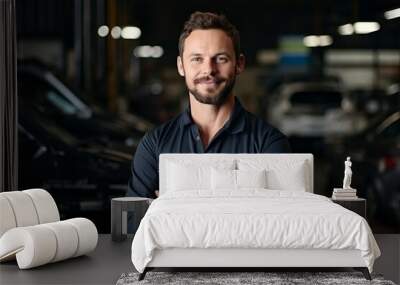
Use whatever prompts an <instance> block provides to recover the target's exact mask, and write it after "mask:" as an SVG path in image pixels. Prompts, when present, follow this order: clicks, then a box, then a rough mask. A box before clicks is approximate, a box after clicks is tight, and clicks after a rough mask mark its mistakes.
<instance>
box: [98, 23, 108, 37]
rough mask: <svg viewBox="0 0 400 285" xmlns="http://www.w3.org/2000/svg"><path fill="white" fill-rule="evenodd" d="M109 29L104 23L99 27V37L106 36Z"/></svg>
mask: <svg viewBox="0 0 400 285" xmlns="http://www.w3.org/2000/svg"><path fill="white" fill-rule="evenodd" d="M109 31H110V29H109V28H108V27H107V26H105V25H103V26H100V27H99V28H98V29H97V34H98V35H99V37H102V38H104V37H106V36H107V35H108V32H109Z"/></svg>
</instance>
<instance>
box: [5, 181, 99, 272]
mask: <svg viewBox="0 0 400 285" xmlns="http://www.w3.org/2000/svg"><path fill="white" fill-rule="evenodd" d="M0 220H1V221H0V262H4V261H9V260H13V259H16V260H17V263H18V266H19V268H20V269H28V268H33V267H37V266H40V265H43V264H46V263H51V262H57V261H61V260H64V259H67V258H71V257H77V256H80V255H83V254H86V253H88V252H90V251H92V250H94V249H95V248H96V245H97V239H98V234H97V229H96V226H95V225H94V224H93V223H92V222H91V221H90V220H88V219H85V218H74V219H69V220H64V221H60V215H59V213H58V209H57V205H56V203H55V201H54V199H53V198H52V197H51V195H50V194H49V193H48V192H47V191H45V190H43V189H30V190H25V191H10V192H2V193H0Z"/></svg>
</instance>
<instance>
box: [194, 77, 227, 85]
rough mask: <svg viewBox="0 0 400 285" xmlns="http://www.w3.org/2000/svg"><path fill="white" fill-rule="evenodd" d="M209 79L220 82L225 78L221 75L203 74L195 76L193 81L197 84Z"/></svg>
mask: <svg viewBox="0 0 400 285" xmlns="http://www.w3.org/2000/svg"><path fill="white" fill-rule="evenodd" d="M209 81H213V82H214V83H221V82H223V81H225V78H223V77H213V76H204V77H200V78H196V79H195V80H194V83H195V84H199V83H204V82H209Z"/></svg>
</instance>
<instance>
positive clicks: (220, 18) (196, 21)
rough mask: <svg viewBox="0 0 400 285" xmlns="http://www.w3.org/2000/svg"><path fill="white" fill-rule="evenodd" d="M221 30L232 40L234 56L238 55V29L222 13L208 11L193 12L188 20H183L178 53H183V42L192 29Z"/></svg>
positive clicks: (237, 56)
mask: <svg viewBox="0 0 400 285" xmlns="http://www.w3.org/2000/svg"><path fill="white" fill-rule="evenodd" d="M209 29H219V30H223V31H224V32H225V33H226V34H227V35H228V36H229V37H230V38H231V40H232V43H233V48H234V49H235V55H236V58H239V55H240V36H239V31H238V30H237V29H236V27H235V26H234V25H232V24H231V22H229V20H228V19H227V18H226V17H225V16H224V15H218V14H214V13H209V12H194V13H192V14H191V15H190V18H189V20H187V21H186V22H185V25H184V26H183V30H182V32H181V35H180V36H179V46H178V48H179V55H180V56H182V55H183V48H184V42H185V40H186V38H187V37H188V36H189V35H190V33H191V32H193V31H194V30H209Z"/></svg>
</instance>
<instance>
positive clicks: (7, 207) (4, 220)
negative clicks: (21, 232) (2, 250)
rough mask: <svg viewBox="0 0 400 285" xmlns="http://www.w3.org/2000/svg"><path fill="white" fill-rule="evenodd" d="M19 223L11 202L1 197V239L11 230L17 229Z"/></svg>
mask: <svg viewBox="0 0 400 285" xmlns="http://www.w3.org/2000/svg"><path fill="white" fill-rule="evenodd" d="M16 226H17V222H16V221H15V216H14V212H13V209H12V207H11V204H10V202H9V201H8V199H7V198H6V197H3V196H2V195H0V237H1V236H2V235H3V234H4V233H5V232H6V231H8V230H9V229H12V228H15V227H16Z"/></svg>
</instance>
